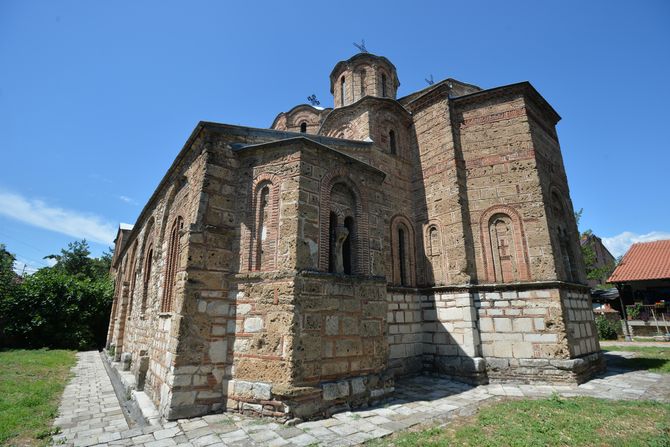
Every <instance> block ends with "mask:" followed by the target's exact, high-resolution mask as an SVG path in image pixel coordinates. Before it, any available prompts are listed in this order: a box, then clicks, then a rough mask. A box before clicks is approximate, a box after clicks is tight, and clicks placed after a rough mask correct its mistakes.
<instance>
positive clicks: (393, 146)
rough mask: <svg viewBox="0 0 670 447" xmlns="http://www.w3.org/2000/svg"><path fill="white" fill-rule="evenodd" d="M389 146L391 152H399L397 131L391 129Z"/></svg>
mask: <svg viewBox="0 0 670 447" xmlns="http://www.w3.org/2000/svg"><path fill="white" fill-rule="evenodd" d="M389 148H390V149H391V154H393V155H395V154H396V153H397V148H396V143H395V132H394V131H392V130H391V131H389Z"/></svg>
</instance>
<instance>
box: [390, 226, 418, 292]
mask: <svg viewBox="0 0 670 447" xmlns="http://www.w3.org/2000/svg"><path fill="white" fill-rule="evenodd" d="M401 226H404V227H405V228H406V229H407V232H408V234H407V247H408V250H407V265H406V266H405V267H406V268H407V280H408V284H404V285H405V286H414V285H416V233H415V232H414V226H413V225H412V222H410V220H409V219H408V218H407V217H405V216H404V215H402V214H396V215H395V216H393V217H392V218H391V267H392V276H391V279H392V283H393V284H395V285H401V284H402V279H401V277H400V276H401V275H400V273H401V269H400V267H401V266H400V253H399V252H398V247H399V242H400V241H399V240H398V230H399V229H400V228H401Z"/></svg>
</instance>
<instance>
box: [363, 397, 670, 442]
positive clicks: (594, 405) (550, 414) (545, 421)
mask: <svg viewBox="0 0 670 447" xmlns="http://www.w3.org/2000/svg"><path fill="white" fill-rule="evenodd" d="M366 445H368V446H375V447H382V446H396V447H413V446H422V447H424V446H425V447H447V446H489V447H495V446H519V447H521V446H524V447H535V446H537V447H540V446H604V445H607V446H622V447H623V446H632V447H635V446H658V447H660V446H670V404H661V403H658V402H651V401H615V402H613V401H609V400H603V399H594V398H586V397H579V398H570V399H562V398H560V397H557V396H553V397H551V398H548V399H541V400H527V399H526V400H517V401H508V402H502V403H497V404H493V405H490V406H487V407H484V408H482V409H481V410H480V412H479V413H478V414H476V415H474V416H471V417H469V418H464V419H457V420H454V421H452V422H450V423H449V425H447V426H446V427H441V428H440V427H432V428H428V429H423V430H420V431H413V432H404V433H400V434H397V435H394V436H392V437H390V438H387V439H381V440H375V441H371V442H368V443H367V444H366Z"/></svg>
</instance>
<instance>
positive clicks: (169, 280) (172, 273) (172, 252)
mask: <svg viewBox="0 0 670 447" xmlns="http://www.w3.org/2000/svg"><path fill="white" fill-rule="evenodd" d="M183 227H184V221H183V219H182V218H181V216H180V217H177V218H176V219H175V221H174V224H172V230H171V231H170V240H169V243H168V253H167V263H166V268H165V288H164V289H163V300H162V302H161V312H172V304H173V303H172V301H173V298H174V297H173V295H174V285H175V279H176V278H175V277H176V275H177V264H178V263H179V238H180V235H181V230H182V228H183Z"/></svg>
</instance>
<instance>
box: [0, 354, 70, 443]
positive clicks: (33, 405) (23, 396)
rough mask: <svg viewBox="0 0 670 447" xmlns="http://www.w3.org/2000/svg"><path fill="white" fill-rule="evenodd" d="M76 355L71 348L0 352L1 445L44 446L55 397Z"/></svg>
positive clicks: (56, 404) (48, 436) (55, 412)
mask: <svg viewBox="0 0 670 447" xmlns="http://www.w3.org/2000/svg"><path fill="white" fill-rule="evenodd" d="M75 362H76V357H75V353H74V352H72V351H60V350H53V351H50V350H45V349H41V350H34V351H23V350H16V351H2V352H0V445H9V446H39V445H46V444H48V443H49V441H50V437H51V434H52V426H51V424H52V423H53V419H54V418H55V417H56V415H57V411H58V400H59V399H60V396H61V394H62V392H63V388H65V384H66V383H67V380H68V378H69V377H70V373H69V371H70V368H71V367H72V366H73V365H74V364H75Z"/></svg>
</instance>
